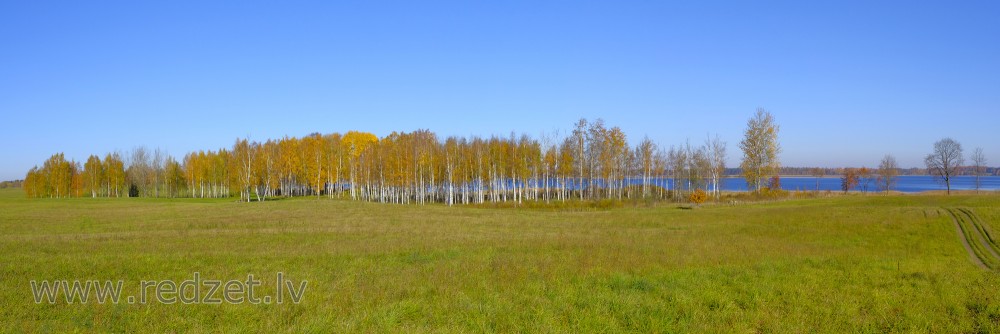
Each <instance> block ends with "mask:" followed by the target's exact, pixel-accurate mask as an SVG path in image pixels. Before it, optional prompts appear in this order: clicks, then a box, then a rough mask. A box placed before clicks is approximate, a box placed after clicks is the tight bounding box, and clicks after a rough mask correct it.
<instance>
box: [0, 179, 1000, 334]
mask: <svg viewBox="0 0 1000 334" xmlns="http://www.w3.org/2000/svg"><path fill="white" fill-rule="evenodd" d="M952 207H961V208H968V209H971V211H973V212H975V213H976V214H977V215H978V217H981V218H982V219H981V220H982V221H983V222H985V224H988V225H991V226H992V229H993V230H998V231H1000V226H998V225H1000V196H997V195H983V196H969V195H963V196H951V197H945V196H926V195H909V196H891V197H885V196H844V197H831V198H818V199H801V200H788V201H779V202H769V203H760V204H744V205H737V206H729V205H718V206H711V205H710V206H705V207H702V208H697V209H693V210H685V209H679V208H677V207H674V206H669V205H664V206H658V207H642V208H631V207H626V208H615V209H609V210H593V209H574V210H551V209H512V208H501V209H496V208H470V207H451V208H449V207H445V206H440V205H431V206H417V205H409V206H398V205H382V204H372V203H362V202H350V201H339V200H328V199H322V200H317V199H312V198H297V199H287V200H277V201H269V202H264V203H249V204H248V203H236V202H234V201H233V200H203V199H176V200H167V199H159V200H151V199H42V200H29V199H25V198H23V195H22V194H21V193H20V192H19V191H18V190H3V191H0V231H3V232H2V234H0V252H2V254H3V256H2V260H0V324H3V329H5V330H7V331H12V332H20V331H56V332H63V331H71V330H82V331H88V332H89V331H99V332H107V331H112V332H123V331H129V332H177V331H192V330H193V331H225V332H236V331H244V330H261V331H269V332H270V331H278V332H307V331H319V332H328V331H336V332H343V331H356V332H400V331H405V332H469V331H471V332H572V333H575V332H594V331H599V332H619V331H635V332H775V331H777V332H816V331H818V332H879V333H881V332H895V331H906V332H910V331H920V332H924V331H933V332H998V331H1000V275H998V274H997V273H995V272H992V271H987V270H983V269H981V268H980V267H977V266H976V265H974V264H973V262H972V261H971V260H970V257H969V255H968V254H967V252H966V250H965V249H964V248H963V246H962V244H961V243H960V239H959V235H958V234H957V232H956V230H955V225H954V223H953V222H952V220H951V218H950V216H949V215H948V214H947V213H946V212H945V211H944V210H943V209H942V208H952ZM194 272H199V273H200V275H201V277H203V278H212V279H222V280H229V279H245V278H246V277H247V275H248V274H253V275H254V276H256V277H259V278H261V279H262V280H263V283H264V285H263V286H262V289H263V291H262V292H263V293H264V294H265V295H267V294H271V295H273V294H275V288H274V287H273V284H274V280H275V279H274V275H275V274H276V273H277V272H283V273H284V274H285V275H286V276H287V277H288V278H289V279H292V280H296V281H298V280H307V281H308V282H309V283H308V287H307V290H306V291H305V292H304V300H303V301H302V302H301V303H299V304H291V303H285V304H269V305H254V304H249V303H244V304H236V305H233V304H223V305H206V304H197V305H183V304H179V303H178V304H172V305H166V304H160V303H147V304H127V303H119V304H97V303H93V302H91V303H87V304H81V303H73V304H67V303H65V302H57V303H55V304H49V303H41V304H36V303H34V300H33V296H32V291H31V289H30V285H29V281H31V280H75V279H79V280H124V282H125V283H124V292H123V295H131V294H138V292H137V291H138V290H139V282H140V281H142V280H167V279H170V280H176V281H178V282H180V281H182V280H185V279H190V278H191V277H192V274H193V273H194Z"/></svg>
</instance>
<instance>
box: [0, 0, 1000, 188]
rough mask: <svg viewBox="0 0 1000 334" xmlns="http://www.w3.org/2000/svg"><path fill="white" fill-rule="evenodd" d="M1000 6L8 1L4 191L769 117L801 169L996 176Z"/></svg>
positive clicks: (0, 79) (4, 10)
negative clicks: (237, 162) (416, 136)
mask: <svg viewBox="0 0 1000 334" xmlns="http://www.w3.org/2000/svg"><path fill="white" fill-rule="evenodd" d="M997 18H1000V2H997V1H983V2H975V1H941V2H935V1H917V2H912V1H907V2H903V1H900V2H888V1H878V2H875V1H859V2H849V1H830V2H820V1H789V2H714V1H690V2H683V3H673V2H669V1H645V2H630V1H607V2H588V1H523V2H522V1H492V2H485V1H454V2H446V1H401V2H379V1H361V2H356V3H348V2H334V1H324V2H298V1H282V2H257V1H242V2H231V3H216V2H208V1H198V2H182V1H161V2H144V1H122V2H112V1H98V2H93V1H66V2H44V1H22V2H15V1H6V2H3V3H0V46H2V47H0V48H2V49H0V119H2V121H0V122H2V124H4V127H3V131H0V141H2V142H3V143H4V145H3V148H2V149H0V161H2V164H0V179H4V180H7V179H20V178H23V176H24V173H25V172H26V171H27V169H28V168H30V167H31V166H32V165H35V164H40V163H41V162H42V161H43V160H44V159H45V158H47V157H48V156H49V155H51V154H52V153H55V152H65V153H66V154H67V156H68V157H71V158H74V159H77V160H85V159H86V157H87V155H89V154H91V153H96V154H101V155H103V154H104V153H106V152H109V151H113V150H116V149H117V150H127V149H129V148H131V147H133V146H136V145H145V146H147V147H161V148H163V149H166V150H167V151H169V152H170V153H171V154H173V155H175V156H180V155H183V154H184V153H186V152H188V151H192V150H197V149H216V148H219V147H224V146H230V145H231V144H232V142H233V141H234V139H235V138H237V137H243V136H247V135H250V136H251V138H252V139H257V140H264V139H267V138H278V137H281V136H285V135H289V136H301V135H305V134H308V133H311V132H323V133H329V132H346V131H348V130H363V131H370V132H373V133H375V134H377V135H379V136H383V135H386V134H388V133H390V132H391V131H394V130H396V131H411V130H414V129H420V128H427V129H430V130H432V131H434V132H436V133H438V134H439V135H440V136H442V137H444V136H448V135H482V136H489V135H491V134H500V135H507V134H509V133H510V132H511V131H516V132H518V133H527V134H530V135H533V136H538V135H540V134H541V133H543V132H545V133H550V134H551V133H553V132H554V131H556V130H560V131H561V133H562V134H565V133H566V132H567V131H568V130H569V129H570V127H571V125H572V124H573V122H574V121H575V120H577V119H579V118H580V117H586V118H588V119H594V118H603V119H604V120H605V121H606V122H607V123H608V124H610V125H617V126H620V127H621V128H622V129H623V130H624V131H625V132H626V134H627V135H629V139H630V140H633V142H634V141H636V140H638V139H640V138H642V136H644V135H648V136H649V137H650V138H652V139H654V140H655V141H657V142H659V143H660V144H661V145H668V146H669V145H672V144H680V143H683V142H684V141H685V140H686V139H689V138H690V139H691V140H692V142H694V143H700V142H701V141H702V140H703V139H704V138H705V137H706V136H707V135H708V134H718V135H719V136H721V137H722V138H723V139H724V140H726V141H727V142H728V143H729V157H730V159H729V160H730V163H729V164H730V165H736V164H738V160H739V158H740V153H739V149H738V146H737V145H738V142H739V140H740V136H741V135H742V130H743V128H744V127H745V123H746V120H747V118H748V117H750V116H751V114H752V113H753V112H754V110H755V109H756V108H757V107H764V108H767V109H769V110H770V111H771V112H772V113H774V115H775V117H776V119H777V121H778V123H779V124H780V125H781V128H782V130H781V134H780V140H781V143H782V145H783V147H784V153H783V154H782V156H781V158H782V161H783V163H784V165H789V166H816V165H819V166H830V167H833V166H860V165H867V166H875V165H877V164H878V161H879V159H880V158H881V156H882V155H884V154H886V153H892V154H894V155H895V156H896V157H897V159H898V160H899V162H900V164H901V165H902V166H904V167H913V166H921V165H922V157H923V156H924V155H925V154H927V153H929V151H930V150H931V146H932V144H933V142H934V141H935V140H937V139H940V138H942V137H946V136H950V137H953V138H955V139H956V140H958V141H960V142H961V143H962V144H963V145H964V146H965V148H966V151H971V150H972V148H973V147H977V146H981V147H983V148H984V149H985V151H986V154H987V157H988V158H990V160H991V162H992V165H997V164H1000V143H998V139H1000V131H998V126H997V123H998V122H997V121H998V120H1000V20H998V19H997Z"/></svg>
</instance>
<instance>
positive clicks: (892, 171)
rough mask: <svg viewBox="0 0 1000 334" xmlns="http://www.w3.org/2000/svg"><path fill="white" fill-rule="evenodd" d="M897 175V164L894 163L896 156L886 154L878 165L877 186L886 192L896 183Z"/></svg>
mask: <svg viewBox="0 0 1000 334" xmlns="http://www.w3.org/2000/svg"><path fill="white" fill-rule="evenodd" d="M898 176H899V165H897V164H896V157H893V156H892V155H891V154H886V155H885V157H883V158H882V162H881V163H880V164H879V165H878V187H879V188H880V189H882V190H883V191H885V193H886V194H888V193H889V191H890V190H892V187H893V186H895V185H896V177H898Z"/></svg>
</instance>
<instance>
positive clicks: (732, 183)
mask: <svg viewBox="0 0 1000 334" xmlns="http://www.w3.org/2000/svg"><path fill="white" fill-rule="evenodd" d="M816 181H817V180H816V178H815V177H785V178H782V179H781V188H782V189H785V190H815V189H816ZM975 182H976V177H975V176H955V177H953V178H952V179H951V189H952V190H975V189H976V188H975ZM671 187H673V185H671ZM945 189H946V188H945V185H944V183H943V182H938V181H935V178H934V177H932V176H900V177H899V178H897V179H896V185H895V186H894V187H893V189H892V190H895V191H901V192H921V191H928V190H945ZM980 189H981V190H991V191H992V190H1000V176H982V177H980ZM722 190H723V191H746V190H747V183H746V181H744V179H743V178H742V177H740V178H727V179H724V180H723V181H722ZM819 190H831V191H841V189H840V177H836V176H829V177H824V178H820V179H819ZM855 190H860V189H859V188H857V189H855ZM868 190H869V191H878V184H876V183H875V179H872V182H871V184H870V185H869V187H868Z"/></svg>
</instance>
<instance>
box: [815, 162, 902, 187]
mask: <svg viewBox="0 0 1000 334" xmlns="http://www.w3.org/2000/svg"><path fill="white" fill-rule="evenodd" d="M820 177H822V175H820ZM898 177H899V164H897V163H896V157H894V156H892V155H891V154H886V155H885V156H884V157H883V158H882V162H880V163H879V166H878V169H874V170H873V169H870V168H868V167H861V168H845V169H844V170H843V172H842V176H841V177H840V189H841V190H843V191H844V192H845V193H846V192H848V191H850V190H852V189H858V190H861V192H862V193H867V192H869V191H871V190H873V188H872V183H874V187H875V188H877V189H878V190H879V191H884V192H886V193H888V192H889V191H891V190H892V188H893V187H895V186H896V179H897V178H898Z"/></svg>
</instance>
